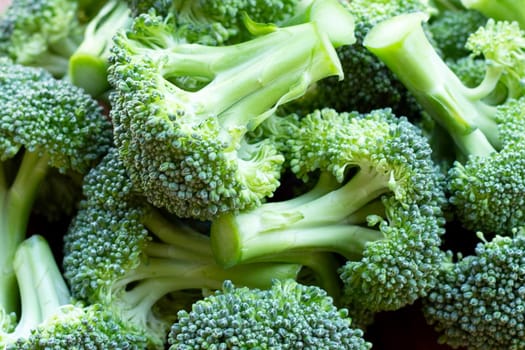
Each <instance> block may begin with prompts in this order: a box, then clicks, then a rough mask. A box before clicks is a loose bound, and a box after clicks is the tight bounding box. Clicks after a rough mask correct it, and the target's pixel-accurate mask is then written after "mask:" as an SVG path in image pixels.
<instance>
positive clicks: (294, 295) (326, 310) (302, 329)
mask: <svg viewBox="0 0 525 350" xmlns="http://www.w3.org/2000/svg"><path fill="white" fill-rule="evenodd" d="M351 322H352V320H351V319H350V318H349V317H348V311H347V310H346V309H337V307H335V306H334V305H333V301H332V299H331V298H330V297H329V296H327V294H326V292H325V291H324V290H322V289H320V288H319V287H316V286H304V285H301V284H298V283H297V282H295V281H293V280H286V281H282V282H281V281H275V282H274V283H273V284H272V286H271V288H270V289H268V290H259V289H249V288H239V287H235V286H234V285H233V284H232V283H231V282H230V281H226V282H224V286H223V289H222V290H221V291H217V292H216V293H215V294H213V295H210V296H208V297H206V298H205V299H203V300H199V301H197V302H196V303H195V304H194V305H193V306H192V310H191V311H190V312H187V311H184V310H183V311H180V312H179V313H178V320H177V322H176V323H174V324H173V326H172V327H171V331H170V333H169V336H168V343H169V344H170V345H171V346H170V350H176V349H205V348H213V349H334V350H335V349H348V350H366V349H370V348H371V347H372V344H370V343H368V342H366V341H365V340H364V338H363V332H362V331H361V330H359V329H354V328H352V327H351Z"/></svg>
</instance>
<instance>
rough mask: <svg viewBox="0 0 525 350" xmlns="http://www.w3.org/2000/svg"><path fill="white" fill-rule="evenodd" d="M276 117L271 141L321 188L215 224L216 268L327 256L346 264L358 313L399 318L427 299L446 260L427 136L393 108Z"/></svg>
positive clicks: (440, 200)
mask: <svg viewBox="0 0 525 350" xmlns="http://www.w3.org/2000/svg"><path fill="white" fill-rule="evenodd" d="M278 118H279V117H274V118H271V119H268V120H267V121H266V122H265V123H264V124H263V125H262V127H263V128H264V127H266V128H267V129H268V130H269V131H265V133H268V134H270V135H271V133H274V134H275V135H276V136H275V139H276V141H275V143H276V144H281V145H282V149H283V151H284V150H287V151H286V153H285V154H286V157H287V159H288V161H289V166H290V168H291V169H292V171H293V172H294V173H295V174H296V175H297V176H298V177H299V178H302V179H305V180H306V179H308V178H309V177H312V176H314V177H315V176H318V181H317V184H316V185H315V186H314V188H313V189H311V190H310V191H308V192H306V193H304V194H302V195H300V196H296V197H293V198H291V199H288V200H284V201H277V202H268V203H265V204H263V205H262V206H260V207H258V208H255V209H253V210H250V211H244V212H241V213H239V214H237V215H236V214H232V213H225V214H222V215H220V216H219V217H218V218H216V219H214V220H213V221H212V227H211V241H212V246H213V250H214V254H215V256H216V259H217V261H218V262H219V263H220V264H221V265H223V266H226V267H228V266H235V265H236V264H239V263H246V262H256V261H260V260H261V259H263V260H264V261H276V262H278V261H280V259H281V257H282V255H283V254H284V256H287V254H289V253H290V252H296V253H299V254H301V253H302V254H305V253H306V252H309V251H329V252H334V253H338V254H340V255H342V256H343V257H345V258H346V259H347V263H346V265H345V266H344V267H343V268H342V269H341V271H340V276H341V279H342V280H343V282H344V283H345V293H344V294H345V295H344V299H345V302H346V303H348V304H349V305H351V308H352V309H358V308H366V309H369V310H371V311H380V310H393V309H398V308H400V307H402V306H404V305H407V304H410V303H412V302H413V301H414V300H416V299H417V298H418V297H420V296H421V295H424V294H425V293H426V292H427V291H428V289H429V288H430V287H431V286H432V283H433V280H434V278H435V276H436V273H437V271H436V269H435V266H436V264H438V263H439V262H440V260H441V259H442V256H441V255H442V254H441V252H440V250H439V246H440V236H441V234H442V233H443V227H442V226H443V225H444V219H443V217H442V212H441V206H442V205H443V204H444V202H445V197H444V193H443V177H442V176H441V175H440V174H439V173H438V171H437V169H436V167H435V165H434V164H433V162H432V160H431V150H430V147H429V145H428V142H427V140H426V138H424V136H423V135H422V134H421V131H420V130H419V129H417V128H416V127H415V126H413V125H412V124H410V123H409V122H408V121H407V120H406V118H397V117H396V116H394V115H393V114H392V113H391V111H390V110H389V109H383V110H375V111H373V112H372V113H369V114H358V113H356V112H355V113H337V112H336V111H335V110H332V109H324V110H321V111H315V112H313V113H311V114H309V115H307V116H305V117H302V118H297V117H296V116H291V117H286V118H284V119H282V120H279V119H278ZM274 121H275V122H274ZM267 124H270V125H267ZM269 137H270V139H271V136H269ZM280 140H282V141H280ZM379 201H380V202H379Z"/></svg>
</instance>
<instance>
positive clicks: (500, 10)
mask: <svg viewBox="0 0 525 350" xmlns="http://www.w3.org/2000/svg"><path fill="white" fill-rule="evenodd" d="M461 3H462V4H463V6H465V7H466V8H468V9H473V10H477V11H479V12H481V13H483V14H484V15H485V16H487V17H490V18H494V19H496V20H503V21H511V22H512V21H517V22H518V23H519V25H520V27H521V28H523V29H525V1H523V0H461Z"/></svg>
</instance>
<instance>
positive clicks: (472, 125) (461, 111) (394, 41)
mask: <svg viewBox="0 0 525 350" xmlns="http://www.w3.org/2000/svg"><path fill="white" fill-rule="evenodd" d="M427 19H428V16H427V15H425V14H423V13H411V14H404V15H400V16H397V17H394V18H391V19H389V20H387V21H384V22H382V23H380V24H378V25H377V26H375V27H374V28H372V30H371V31H370V32H369V33H368V35H367V36H366V37H365V39H364V42H363V44H364V45H365V46H366V47H367V48H368V50H370V51H371V52H372V53H373V54H375V55H376V56H377V57H378V58H379V59H380V60H382V61H383V62H384V63H385V64H386V65H387V66H388V67H389V68H390V70H392V71H393V72H394V73H395V74H396V75H397V77H398V78H399V79H400V80H401V82H402V83H403V84H404V85H405V86H406V87H407V89H408V90H410V92H412V94H413V95H414V96H415V98H416V99H417V100H418V102H419V103H420V104H421V105H422V107H423V108H424V109H425V111H426V112H427V113H429V114H430V115H431V116H432V118H434V120H435V121H436V122H437V123H439V124H441V125H442V126H443V127H444V128H445V129H446V130H447V132H448V133H449V135H450V136H451V137H452V139H453V140H454V142H455V144H456V145H457V146H458V148H459V150H460V151H461V152H462V153H463V155H465V156H468V155H479V156H487V155H488V154H490V153H492V152H495V151H497V150H499V148H500V147H501V142H500V140H499V135H498V132H497V129H498V128H497V124H496V122H495V120H494V117H493V116H494V113H495V111H496V108H495V107H493V106H490V105H488V104H486V103H484V102H483V101H482V99H483V98H484V97H487V96H488V95H490V93H491V92H492V91H493V90H494V88H495V86H496V84H497V82H498V80H499V79H500V77H501V74H502V69H501V67H497V66H494V67H490V66H489V68H488V69H487V72H486V76H485V79H484V81H483V82H482V83H481V84H480V85H479V86H478V87H475V88H468V87H466V86H465V85H463V83H462V82H461V81H460V80H459V78H458V77H457V76H456V75H455V74H454V73H453V72H452V71H451V70H450V69H449V68H448V67H447V65H446V64H445V62H444V61H443V60H442V59H441V57H440V56H439V55H438V54H437V52H436V50H435V49H434V47H433V46H432V44H431V43H430V42H429V41H428V39H427V38H426V36H425V33H424V31H423V27H422V25H421V24H422V22H423V21H425V20H427Z"/></svg>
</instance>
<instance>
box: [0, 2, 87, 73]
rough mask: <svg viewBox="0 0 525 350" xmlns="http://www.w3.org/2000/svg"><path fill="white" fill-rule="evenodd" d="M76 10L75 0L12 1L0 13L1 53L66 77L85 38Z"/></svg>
mask: <svg viewBox="0 0 525 350" xmlns="http://www.w3.org/2000/svg"><path fill="white" fill-rule="evenodd" d="M76 12H77V4H76V1H71V0H36V1H34V0H20V1H18V0H17V1H12V3H11V4H10V5H9V7H8V8H7V9H6V11H5V12H4V13H2V14H1V15H0V55H2V56H7V57H10V58H11V59H13V60H14V61H15V62H17V63H20V64H23V65H27V66H37V67H43V68H45V69H47V70H48V71H50V72H51V73H53V74H54V75H55V76H57V77H62V76H64V75H65V74H66V73H67V69H68V61H69V57H70V56H71V54H72V53H73V52H74V51H75V50H76V48H77V46H78V44H79V43H80V41H81V40H82V32H83V27H82V25H81V24H80V23H79V22H78V21H77V18H76Z"/></svg>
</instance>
